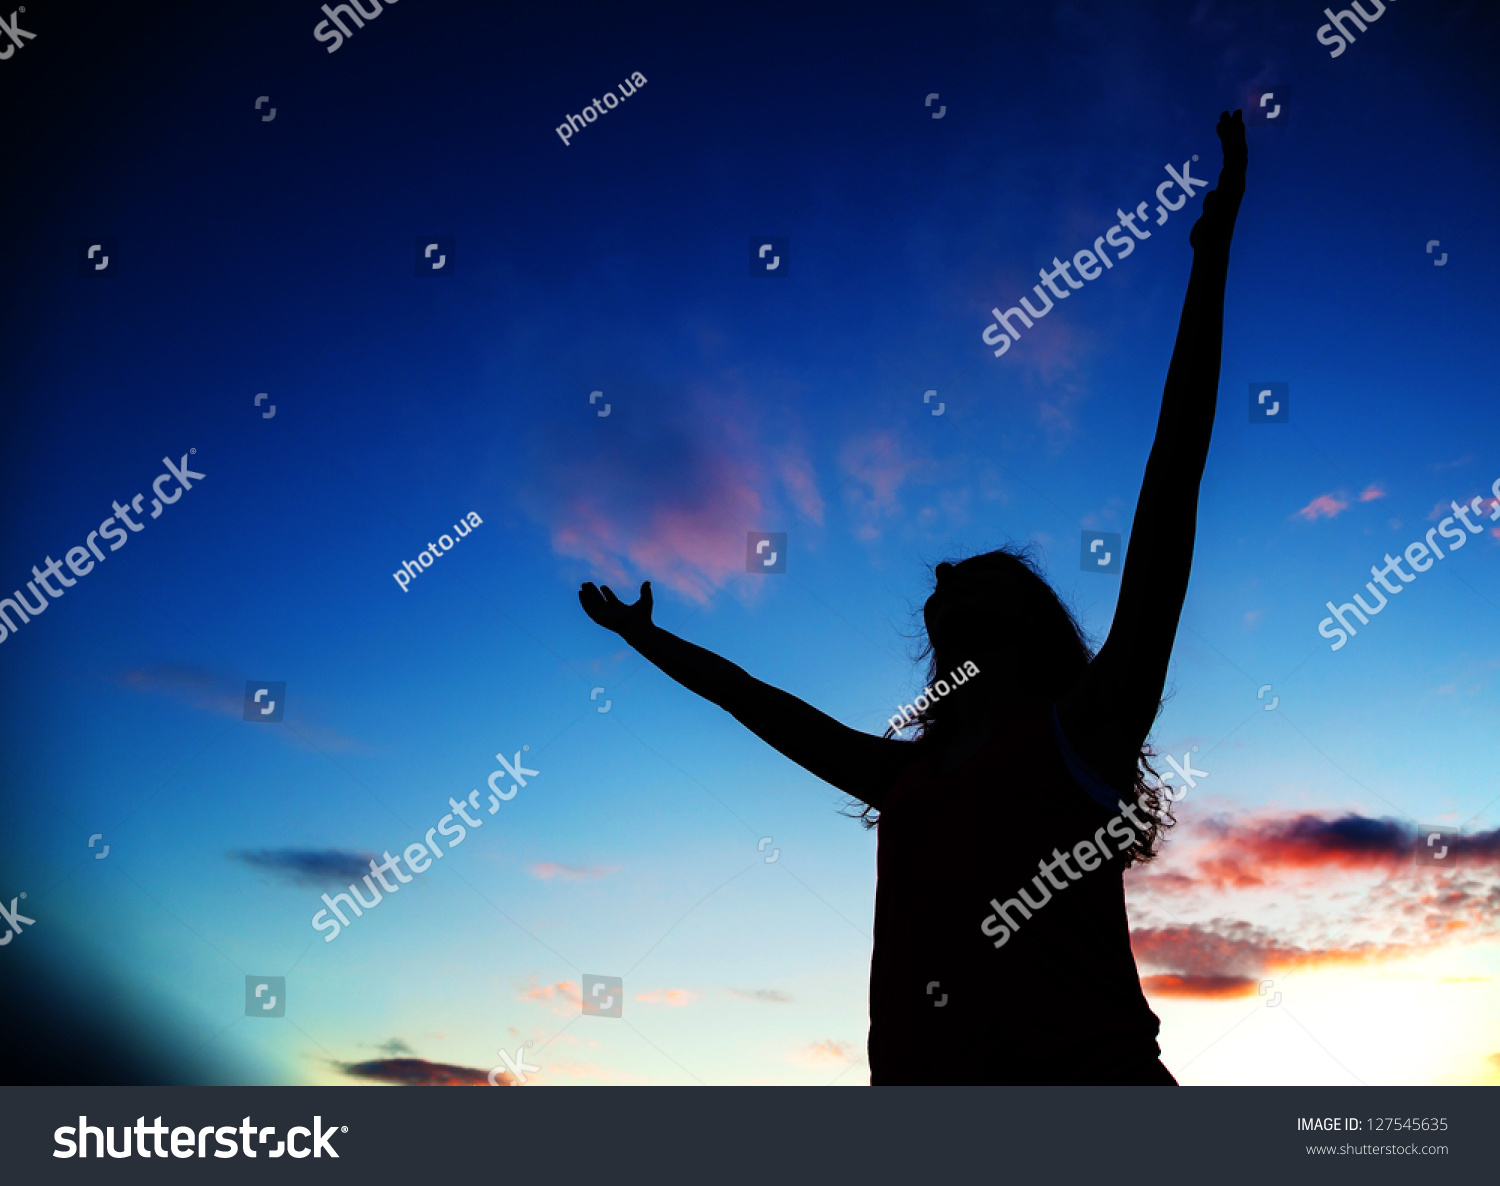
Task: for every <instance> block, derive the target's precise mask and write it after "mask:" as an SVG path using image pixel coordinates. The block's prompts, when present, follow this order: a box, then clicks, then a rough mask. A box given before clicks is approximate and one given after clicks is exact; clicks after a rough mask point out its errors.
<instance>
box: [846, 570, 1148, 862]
mask: <svg viewBox="0 0 1500 1186" xmlns="http://www.w3.org/2000/svg"><path fill="white" fill-rule="evenodd" d="M945 568H946V569H947V570H948V571H944V570H945ZM933 573H934V586H935V589H934V591H936V585H938V584H939V583H941V582H943V581H944V580H947V579H952V580H957V581H959V582H960V583H961V582H962V580H963V578H964V577H966V576H968V575H971V574H982V575H986V576H1000V577H1002V578H1004V579H1006V580H1007V581H1008V584H1009V590H1008V593H1007V604H1006V606H1005V609H1006V611H1007V615H1008V616H1009V615H1010V614H1012V613H1013V614H1014V623H1013V625H1012V626H1011V628H1010V629H1009V631H1008V632H1007V633H1006V634H1005V635H1004V645H1005V651H1006V656H1007V661H1006V664H1005V666H1006V667H1007V668H1009V672H1008V674H1009V676H1010V678H1011V679H1012V680H1014V681H1015V682H1016V683H1017V684H1018V685H1020V686H1024V688H1025V689H1026V693H1025V696H1026V699H1027V700H1029V701H1033V702H1036V703H1043V704H1052V703H1054V702H1055V701H1056V700H1057V699H1058V698H1059V697H1060V696H1062V695H1063V694H1064V693H1065V692H1066V691H1067V690H1068V689H1069V688H1071V687H1072V686H1073V684H1074V682H1075V681H1076V680H1077V679H1078V677H1079V676H1080V675H1082V674H1083V672H1084V670H1085V669H1086V668H1087V667H1088V665H1089V663H1090V662H1092V661H1093V658H1094V648H1093V647H1091V646H1090V645H1089V642H1088V639H1087V638H1086V637H1085V635H1084V633H1083V629H1082V628H1081V627H1080V626H1079V624H1078V619H1077V618H1076V617H1075V616H1074V615H1073V612H1072V611H1071V610H1070V609H1069V608H1068V607H1067V606H1066V605H1065V604H1064V603H1063V600H1062V598H1061V597H1059V596H1058V595H1057V591H1056V590H1054V589H1053V588H1052V586H1051V585H1050V584H1048V583H1047V580H1046V578H1045V577H1043V576H1042V572H1041V568H1040V566H1039V565H1038V563H1037V560H1036V558H1035V556H1034V555H1033V553H1032V550H1031V549H1030V548H1029V547H1003V548H997V549H995V550H994V551H990V552H981V553H979V554H978V555H974V556H970V557H968V558H967V559H964V560H959V561H946V560H945V561H941V562H939V563H938V564H936V565H935V566H934V567H933ZM914 639H915V640H916V641H917V642H919V644H920V649H919V650H918V651H917V653H916V655H915V656H914V659H915V661H916V662H918V663H920V662H922V661H923V660H924V659H925V660H927V680H926V683H927V684H928V685H931V684H934V683H936V682H937V680H939V679H940V678H943V677H945V676H947V675H948V673H949V672H951V671H954V670H957V669H960V668H962V667H963V665H964V663H965V662H966V661H968V660H970V659H977V660H978V663H979V667H980V674H979V675H977V676H972V677H971V678H973V679H980V680H982V679H984V678H986V672H985V663H984V659H983V656H982V655H977V654H974V653H963V654H960V653H958V650H957V648H955V647H954V644H953V642H952V640H951V639H950V640H949V647H950V650H952V651H953V653H948V652H945V651H942V650H940V649H939V648H938V647H937V646H936V645H935V644H934V643H933V641H932V638H931V635H930V633H929V631H928V629H927V623H926V620H925V614H924V618H923V624H922V626H921V628H920V629H919V630H918V632H917V633H916V635H914ZM988 676H989V678H990V679H997V678H1000V677H1001V673H1000V671H999V670H996V667H995V665H994V664H991V666H990V671H989V673H988ZM961 695H962V694H961V693H960V694H958V695H949V696H944V697H941V698H937V699H933V700H931V701H930V702H929V703H928V705H927V707H926V708H925V709H916V716H915V717H914V718H911V719H909V720H908V722H907V724H906V725H904V726H902V731H905V730H907V729H915V730H916V732H915V734H913V735H911V736H910V737H908V738H905V740H906V741H907V742H908V744H911V745H914V746H920V747H923V748H930V747H932V746H933V745H935V744H936V743H937V742H939V741H946V739H947V737H948V735H949V734H950V733H951V732H952V731H953V729H954V728H956V726H955V725H954V724H953V715H954V708H955V706H956V705H957V704H958V703H959V700H960V697H961ZM913 707H914V708H915V705H913ZM1160 710H1161V706H1160V704H1158V705H1157V711H1158V712H1160ZM884 735H885V736H886V737H893V738H900V734H899V733H898V731H897V730H896V729H894V728H891V727H890V726H887V728H886V731H885V734H884ZM1156 756H1157V755H1156V751H1155V750H1154V749H1153V748H1152V747H1151V746H1150V745H1148V744H1145V743H1143V744H1142V745H1141V752H1140V753H1139V754H1138V755H1137V757H1136V764H1135V772H1134V780H1133V785H1132V791H1133V792H1134V795H1135V800H1136V803H1137V804H1138V805H1139V807H1140V809H1141V815H1142V816H1143V817H1144V818H1145V819H1146V820H1148V821H1149V822H1150V825H1151V826H1150V828H1149V829H1148V830H1147V832H1146V835H1145V836H1144V837H1137V839H1136V841H1135V843H1134V844H1132V845H1131V846H1130V848H1128V849H1127V850H1126V851H1125V857H1126V861H1127V864H1132V865H1137V864H1143V863H1144V862H1146V861H1149V860H1151V858H1152V857H1154V856H1155V855H1156V853H1157V852H1158V851H1159V849H1160V846H1161V842H1162V840H1163V839H1164V838H1165V834H1166V830H1167V829H1168V828H1170V827H1171V826H1172V825H1173V824H1175V823H1176V822H1177V821H1176V819H1175V818H1174V817H1173V816H1172V811H1171V803H1172V800H1171V798H1170V797H1169V796H1166V795H1163V794H1162V793H1161V792H1162V788H1163V784H1162V782H1161V779H1160V777H1159V776H1158V774H1157V772H1156V769H1155V768H1154V767H1153V766H1152V764H1151V761H1152V759H1153V758H1155V757H1156ZM850 814H852V815H854V816H855V817H857V818H858V819H860V820H861V821H862V822H863V824H864V826H865V827H867V828H873V827H875V826H876V825H877V824H878V823H879V822H880V815H879V813H878V812H877V811H876V810H875V809H874V808H873V807H871V806H869V805H868V804H866V805H863V807H862V809H861V810H859V811H851V812H850ZM1131 831H1132V832H1135V831H1136V829H1134V828H1132V829H1131Z"/></svg>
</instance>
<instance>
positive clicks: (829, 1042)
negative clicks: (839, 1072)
mask: <svg viewBox="0 0 1500 1186" xmlns="http://www.w3.org/2000/svg"><path fill="white" fill-rule="evenodd" d="M853 1055H854V1045H853V1043H851V1042H841V1041H839V1040H838V1039H837V1038H824V1039H823V1041H821V1042H813V1043H810V1044H809V1045H807V1046H804V1047H803V1048H802V1049H801V1050H794V1051H792V1053H791V1054H789V1055H787V1061H788V1062H794V1063H797V1064H799V1065H800V1066H804V1067H826V1066H828V1065H829V1064H831V1063H840V1062H849V1061H851V1060H852V1058H853Z"/></svg>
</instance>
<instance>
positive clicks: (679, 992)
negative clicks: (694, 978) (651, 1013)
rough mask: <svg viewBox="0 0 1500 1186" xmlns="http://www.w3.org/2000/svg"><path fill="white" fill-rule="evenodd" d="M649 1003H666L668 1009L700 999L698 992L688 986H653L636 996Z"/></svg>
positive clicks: (678, 1007)
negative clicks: (687, 987)
mask: <svg viewBox="0 0 1500 1186" xmlns="http://www.w3.org/2000/svg"><path fill="white" fill-rule="evenodd" d="M635 999H636V1000H638V1001H642V1002H644V1003H645V1004H647V1005H665V1006H666V1007H667V1008H668V1009H681V1008H683V1007H684V1006H686V1005H690V1004H692V1003H693V1002H694V1001H696V1000H697V999H698V994H697V993H695V992H691V991H689V990H688V989H686V988H653V989H652V990H651V991H650V992H643V993H640V994H639V995H637V997H636V998H635Z"/></svg>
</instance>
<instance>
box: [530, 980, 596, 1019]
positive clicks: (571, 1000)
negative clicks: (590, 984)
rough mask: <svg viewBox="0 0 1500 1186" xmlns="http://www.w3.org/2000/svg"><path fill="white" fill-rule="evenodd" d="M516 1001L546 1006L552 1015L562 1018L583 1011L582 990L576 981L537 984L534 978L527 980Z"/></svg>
mask: <svg viewBox="0 0 1500 1186" xmlns="http://www.w3.org/2000/svg"><path fill="white" fill-rule="evenodd" d="M516 1000H518V1001H535V1002H536V1003H537V1004H539V1005H546V1006H547V1007H548V1008H549V1009H551V1010H552V1012H553V1013H556V1014H558V1015H559V1016H562V1017H568V1016H571V1015H573V1014H577V1013H579V1012H581V1011H582V1009H583V990H582V988H581V987H580V986H579V984H578V982H577V981H576V980H558V981H555V982H554V983H552V984H538V983H537V982H536V977H535V976H532V977H530V978H528V979H527V981H526V987H525V988H524V989H523V990H522V991H521V994H520V996H518V997H517V998H516Z"/></svg>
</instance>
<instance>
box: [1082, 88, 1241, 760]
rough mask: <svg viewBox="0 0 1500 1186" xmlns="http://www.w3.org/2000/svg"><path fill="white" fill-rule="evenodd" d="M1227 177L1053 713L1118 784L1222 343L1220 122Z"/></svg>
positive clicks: (1145, 688)
mask: <svg viewBox="0 0 1500 1186" xmlns="http://www.w3.org/2000/svg"><path fill="white" fill-rule="evenodd" d="M1218 133H1219V141H1220V143H1221V144H1222V145H1223V150H1224V166H1223V168H1222V169H1221V170H1220V172H1219V183H1218V186H1217V188H1215V189H1213V190H1211V191H1210V192H1209V193H1207V194H1205V195H1204V196H1203V213H1202V215H1201V216H1200V217H1199V219H1198V221H1197V223H1196V224H1195V225H1194V226H1193V229H1192V232H1191V233H1190V235H1189V236H1188V241H1189V242H1190V243H1191V244H1192V247H1193V269H1192V273H1191V274H1190V275H1189V277H1188V287H1187V296H1186V297H1185V298H1184V300H1183V302H1182V317H1181V320H1179V321H1178V323H1177V344H1176V346H1175V347H1174V348H1173V350H1172V362H1171V365H1170V367H1169V368H1168V370H1167V381H1166V386H1165V388H1164V389H1163V391H1162V399H1161V414H1160V416H1159V417H1158V418H1157V422H1156V440H1155V442H1154V443H1153V444H1152V446H1151V455H1150V457H1149V458H1148V460H1147V462H1146V475H1145V478H1144V479H1143V481H1142V482H1141V494H1140V498H1139V500H1138V501H1137V503H1136V509H1135V519H1134V521H1133V523H1132V526H1131V533H1130V546H1129V548H1128V549H1127V551H1126V554H1125V566H1124V570H1123V572H1122V573H1121V575H1120V597H1119V601H1118V602H1117V604H1116V607H1115V617H1114V622H1113V624H1112V625H1111V627H1110V631H1109V637H1108V638H1107V639H1106V640H1105V643H1104V646H1102V647H1101V648H1100V650H1099V653H1098V655H1097V656H1095V658H1094V661H1093V662H1092V663H1091V664H1090V665H1089V668H1088V670H1087V671H1086V672H1085V673H1084V674H1083V675H1082V676H1081V677H1080V678H1079V680H1078V683H1077V684H1076V685H1075V686H1074V687H1073V688H1072V689H1071V690H1070V691H1069V692H1068V694H1067V695H1066V696H1064V697H1063V699H1062V700H1061V701H1060V702H1059V704H1058V715H1059V718H1060V719H1061V721H1062V725H1063V730H1064V732H1065V733H1066V734H1067V735H1068V738H1069V740H1070V741H1071V742H1072V744H1073V747H1074V749H1076V750H1077V751H1078V753H1079V754H1080V755H1081V756H1082V757H1083V759H1084V760H1085V761H1086V762H1088V763H1089V764H1090V765H1091V766H1093V767H1094V769H1095V770H1097V771H1098V772H1099V774H1100V775H1101V776H1103V777H1105V778H1108V779H1110V780H1111V781H1112V782H1115V783H1118V782H1119V780H1120V778H1121V777H1125V778H1126V781H1127V782H1128V778H1129V776H1130V775H1132V774H1133V772H1134V768H1135V756H1136V755H1137V754H1138V753H1139V751H1140V747H1141V743H1142V742H1143V741H1144V740H1145V738H1146V735H1147V734H1148V733H1149V732H1150V730H1151V724H1152V721H1153V720H1154V719H1155V717H1156V711H1157V708H1158V706H1159V705H1160V703H1161V693H1162V688H1163V686H1164V685H1165V683H1166V678H1167V663H1168V661H1169V660H1170V658H1171V655H1172V642H1173V639H1174V638H1175V637H1176V635H1177V622H1178V618H1179V617H1180V616H1181V613H1182V603H1183V599H1184V598H1185V597H1186V596H1187V586H1188V576H1189V571H1190V568H1191V565H1192V557H1193V535H1194V530H1195V528H1196V525H1197V518H1198V483H1199V481H1200V479H1201V478H1202V476H1203V466H1204V462H1205V461H1206V460H1207V458H1208V442H1209V436H1210V434H1211V432H1212V431H1213V424H1214V405H1215V401H1216V397H1217V394H1218V388H1219V355H1220V351H1221V347H1222V343H1223V336H1224V285H1225V280H1226V278H1227V276H1228V272H1229V242H1230V239H1231V238H1232V236H1233V234H1234V223H1235V218H1236V216H1237V215H1238V213H1239V208H1240V199H1241V198H1242V197H1243V195H1244V192H1245V165H1246V161H1247V159H1248V153H1247V151H1246V147H1245V125H1244V121H1243V119H1242V117H1241V114H1240V112H1238V111H1236V112H1235V113H1234V115H1233V116H1231V115H1230V114H1229V113H1228V112H1227V111H1226V112H1224V113H1223V114H1222V115H1220V116H1219V126H1218Z"/></svg>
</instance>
